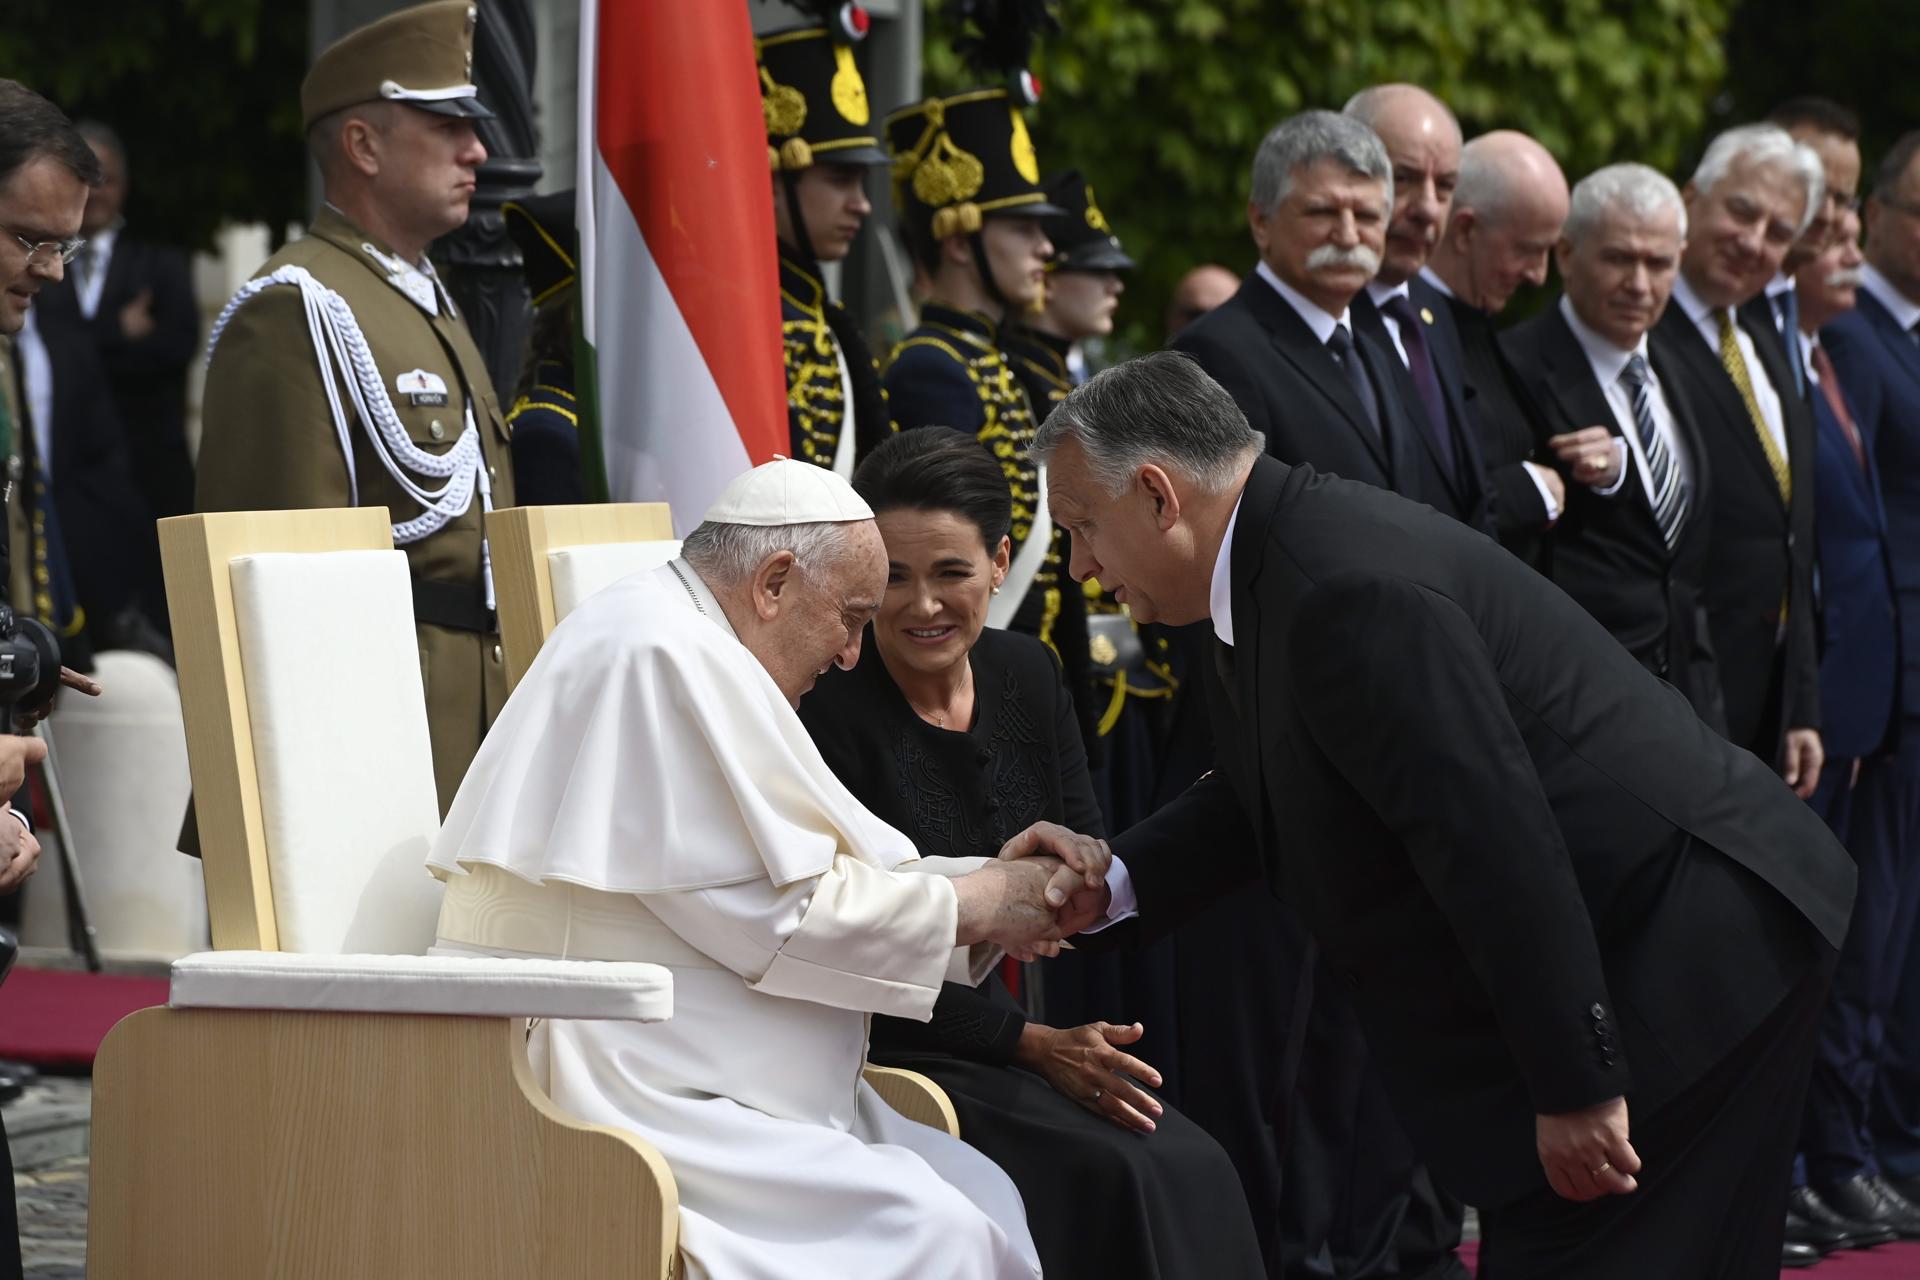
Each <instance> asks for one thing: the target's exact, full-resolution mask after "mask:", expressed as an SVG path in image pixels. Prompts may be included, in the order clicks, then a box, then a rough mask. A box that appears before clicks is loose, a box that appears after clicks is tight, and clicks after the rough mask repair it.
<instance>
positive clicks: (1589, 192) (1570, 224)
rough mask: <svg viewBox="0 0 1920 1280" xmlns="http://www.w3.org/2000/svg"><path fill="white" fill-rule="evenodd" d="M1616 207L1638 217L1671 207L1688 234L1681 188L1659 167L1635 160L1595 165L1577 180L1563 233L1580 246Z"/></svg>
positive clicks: (1682, 231) (1682, 232)
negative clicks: (1601, 166)
mask: <svg viewBox="0 0 1920 1280" xmlns="http://www.w3.org/2000/svg"><path fill="white" fill-rule="evenodd" d="M1615 209H1618V210H1620V211H1621V212H1623V213H1626V214H1629V215H1631V216H1633V217H1635V218H1656V217H1658V216H1660V215H1661V214H1663V213H1666V212H1668V211H1669V210H1671V211H1672V213H1673V215H1674V219H1675V223H1676V225H1677V226H1678V227H1679V228H1680V238H1681V239H1682V240H1685V239H1686V238H1687V205H1686V202H1685V201H1684V200H1682V199H1681V198H1680V188H1678V187H1676V186H1674V185H1673V180H1672V179H1671V178H1669V177H1667V175H1666V174H1664V173H1661V172H1660V171H1659V170H1658V169H1654V168H1651V167H1649V166H1647V165H1644V164H1634V163H1632V162H1628V163H1625V164H1610V165H1608V166H1607V167H1606V168H1604V169H1595V170H1594V171H1593V172H1592V173H1590V174H1588V175H1587V176H1586V177H1584V178H1582V179H1580V181H1579V182H1576V183H1575V184H1574V186H1573V195H1572V197H1571V200H1570V202H1569V204H1568V206H1567V223H1566V226H1564V227H1563V228H1561V231H1560V234H1561V235H1563V236H1565V237H1566V240H1567V243H1568V244H1570V245H1574V246H1576V247H1577V246H1578V245H1579V244H1580V242H1581V241H1582V240H1584V239H1586V238H1587V236H1588V235H1590V234H1592V233H1593V231H1594V230H1595V229H1596V228H1598V227H1599V225H1600V220H1601V219H1602V218H1604V217H1605V216H1606V215H1607V214H1608V213H1609V212H1611V211H1613V210H1615Z"/></svg>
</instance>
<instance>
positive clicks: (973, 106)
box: [887, 0, 1063, 240]
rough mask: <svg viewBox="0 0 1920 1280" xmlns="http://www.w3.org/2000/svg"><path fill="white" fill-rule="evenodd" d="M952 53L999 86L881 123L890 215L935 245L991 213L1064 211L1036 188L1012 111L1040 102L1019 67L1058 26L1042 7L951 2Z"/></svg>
mask: <svg viewBox="0 0 1920 1280" xmlns="http://www.w3.org/2000/svg"><path fill="white" fill-rule="evenodd" d="M950 12H951V13H952V14H953V15H954V17H955V18H956V20H957V22H958V24H959V27H960V34H959V36H958V38H957V39H956V41H955V47H957V48H958V49H959V50H960V52H961V55H962V56H963V57H965V58H966V60H967V62H968V63H969V64H970V65H971V66H972V67H973V68H974V70H975V71H976V72H978V73H979V74H980V75H981V77H982V78H983V79H991V78H993V77H996V76H997V77H1004V78H1005V84H1004V86H1002V87H990V88H981V89H975V90H973V91H972V92H970V93H962V94H957V95H955V96H954V97H951V98H929V99H928V100H926V101H925V102H916V103H914V104H913V105H912V106H910V107H903V108H901V109H900V110H899V111H896V112H894V113H893V114H892V115H890V116H888V117H887V149H888V151H890V152H891V153H892V155H893V187H894V207H895V208H896V209H898V210H899V211H900V215H901V216H902V217H903V218H905V219H906V220H907V222H908V225H909V226H910V227H913V228H917V229H918V230H920V231H924V232H927V233H929V234H930V235H931V236H932V238H933V239H935V240H944V239H946V238H947V237H948V236H951V235H971V234H972V233H974V232H976V231H978V230H979V229H980V222H981V219H982V218H985V217H988V216H991V215H993V214H996V213H999V214H1014V213H1018V214H1027V215H1031V216H1035V217H1041V218H1045V217H1051V216H1054V215H1056V214H1059V213H1061V212H1063V210H1062V209H1060V207H1059V206H1057V205H1054V204H1050V203H1049V202H1048V200H1047V193H1046V192H1045V191H1044V190H1042V189H1041V186H1040V161H1039V158H1038V157H1037V156H1036V155H1035V154H1034V149H1033V136H1032V135H1031V134H1030V133H1028V132H1027V122H1026V118H1025V117H1024V116H1023V115H1021V111H1022V110H1023V109H1024V108H1026V107H1030V106H1032V105H1033V104H1034V103H1036V102H1038V101H1039V100H1040V82H1039V81H1038V80H1037V79H1035V78H1034V75H1033V73H1032V72H1031V71H1029V70H1028V69H1027V61H1028V58H1029V56H1030V55H1031V54H1032V52H1033V41H1034V37H1035V36H1036V35H1037V34H1039V33H1040V32H1042V31H1050V30H1054V29H1056V28H1057V26H1058V24H1057V23H1055V22H1054V20H1053V14H1052V12H1051V11H1050V10H1049V8H1048V0H957V2H956V3H955V4H953V5H952V6H951V7H950Z"/></svg>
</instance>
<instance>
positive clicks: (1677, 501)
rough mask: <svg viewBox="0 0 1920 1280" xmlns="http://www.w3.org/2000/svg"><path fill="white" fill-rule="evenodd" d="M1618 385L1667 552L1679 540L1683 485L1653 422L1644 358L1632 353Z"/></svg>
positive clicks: (1684, 500) (1684, 502)
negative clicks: (1644, 463)
mask: <svg viewBox="0 0 1920 1280" xmlns="http://www.w3.org/2000/svg"><path fill="white" fill-rule="evenodd" d="M1620 385H1621V386H1623V387H1625V388H1626V389H1627V398H1628V399H1629V400H1631V401H1632V402H1633V429H1634V431H1635V433H1636V434H1638V435H1639V437H1640V448H1641V451H1642V452H1644V453H1645V454H1646V456H1647V478H1648V479H1650V480H1651V481H1653V519H1654V523H1656V524H1658V525H1659V526H1660V536H1661V537H1662V538H1663V539H1665V540H1666V544H1667V550H1669V551H1671V550H1673V547H1674V544H1675V543H1677V542H1679V540H1680V525H1681V523H1682V522H1683V521H1684V520H1686V518H1687V485H1686V481H1684V480H1683V479H1681V477H1680V468H1679V466H1678V465H1677V464H1676V463H1675V462H1674V457H1673V450H1672V449H1671V448H1669V447H1668V446H1667V438H1666V437H1665V436H1663V435H1661V434H1660V427H1659V424H1658V423H1656V422H1655V421H1654V419H1653V386H1652V379H1651V378H1650V376H1649V371H1648V369H1647V358H1646V357H1645V356H1643V355H1641V354H1640V353H1639V352H1635V353H1634V355H1633V358H1632V359H1630V360H1628V361H1627V367H1626V368H1624V369H1622V370H1621V371H1620Z"/></svg>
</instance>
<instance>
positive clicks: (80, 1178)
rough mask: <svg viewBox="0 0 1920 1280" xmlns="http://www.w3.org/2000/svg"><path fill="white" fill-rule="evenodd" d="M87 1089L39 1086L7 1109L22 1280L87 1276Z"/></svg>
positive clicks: (61, 1083) (58, 1081) (61, 1082)
mask: <svg viewBox="0 0 1920 1280" xmlns="http://www.w3.org/2000/svg"><path fill="white" fill-rule="evenodd" d="M92 1106H93V1083H92V1081H90V1080H87V1079H84V1078H80V1079H73V1078H67V1077H59V1076H54V1077H47V1078H44V1079H42V1080H39V1081H37V1082H36V1083H35V1084H34V1085H33V1086H32V1087H30V1088H29V1089H28V1090H27V1092H26V1093H25V1094H24V1095H22V1096H21V1097H20V1098H18V1099H16V1100H15V1101H13V1102H11V1103H9V1104H8V1105H7V1107H6V1124H7V1137H8V1139H9V1141H10V1145H11V1147H12V1150H13V1191H14V1198H15V1200H16V1202H17V1203H18V1205H19V1208H20V1249H21V1255H22V1257H23V1259H24V1260H25V1262H26V1266H27V1280H81V1277H84V1276H85V1275H86V1274H87V1123H88V1116H89V1113H90V1112H91V1110H92Z"/></svg>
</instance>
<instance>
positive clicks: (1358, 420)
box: [1240, 272, 1393, 475]
mask: <svg viewBox="0 0 1920 1280" xmlns="http://www.w3.org/2000/svg"><path fill="white" fill-rule="evenodd" d="M1240 295H1241V296H1242V297H1243V298H1245V299H1246V303H1247V309H1248V310H1249V311H1251V312H1252V313H1253V317H1254V319H1256V320H1258V321H1259V322H1260V326H1261V327H1262V328H1263V329H1265V330H1266V331H1267V336H1268V337H1269V338H1270V339H1271V340H1272V342H1273V345H1274V349H1275V350H1277V351H1278V352H1279V353H1280V355H1281V357H1282V358H1284V359H1285V360H1286V361H1287V362H1288V363H1290V364H1292V365H1293V367H1294V368H1296V369H1298V370H1299V371H1300V373H1301V374H1302V375H1303V376H1304V377H1305V378H1306V379H1307V380H1308V381H1309V382H1311V383H1312V384H1313V385H1314V387H1315V389H1316V390H1318V391H1319V392H1320V394H1322V395H1324V396H1325V397H1327V399H1328V400H1330V401H1332V402H1333V405H1334V407H1335V408H1337V409H1339V410H1340V413H1341V415H1342V416H1344V417H1345V418H1346V420H1347V425H1348V426H1350V427H1352V428H1353V430H1354V431H1355V433H1357V434H1358V435H1359V437H1360V439H1361V442H1362V443H1364V444H1365V445H1366V447H1367V449H1368V450H1369V451H1371V452H1372V454H1373V457H1374V460H1375V461H1376V462H1378V463H1379V464H1380V469H1381V470H1382V471H1384V472H1386V473H1388V474H1389V475H1391V474H1393V466H1392V463H1391V461H1390V460H1389V458H1388V456H1387V450H1386V449H1385V447H1384V446H1383V445H1382V444H1381V441H1380V438H1379V437H1378V436H1377V435H1376V434H1374V430H1373V426H1372V424H1371V423H1369V422H1368V421H1367V413H1366V410H1365V409H1363V408H1362V407H1361V406H1360V400H1359V397H1357V396H1355V395H1354V394H1353V388H1351V387H1349V386H1348V385H1347V383H1346V379H1345V378H1344V377H1343V376H1342V375H1341V373H1340V371H1339V369H1337V368H1336V367H1335V366H1334V363H1333V356H1332V355H1331V354H1330V353H1329V352H1328V351H1327V349H1326V348H1325V347H1324V346H1323V345H1321V343H1320V342H1319V341H1318V340H1317V339H1316V338H1315V337H1314V336H1313V330H1312V329H1310V328H1308V327H1307V322H1306V321H1305V320H1302V319H1301V318H1300V315H1299V313H1298V312H1296V311H1295V310H1294V309H1293V307H1292V306H1291V305H1289V304H1288V302H1287V300H1286V299H1285V298H1283V297H1281V296H1280V294H1279V293H1278V292H1277V291H1275V289H1274V287H1273V286H1272V285H1270V284H1268V283H1267V282H1266V280H1265V279H1263V278H1262V277H1261V276H1260V275H1259V273H1258V272H1256V273H1255V274H1253V275H1250V276H1248V277H1247V281H1246V283H1245V284H1243V285H1242V286H1241V287H1240Z"/></svg>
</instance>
